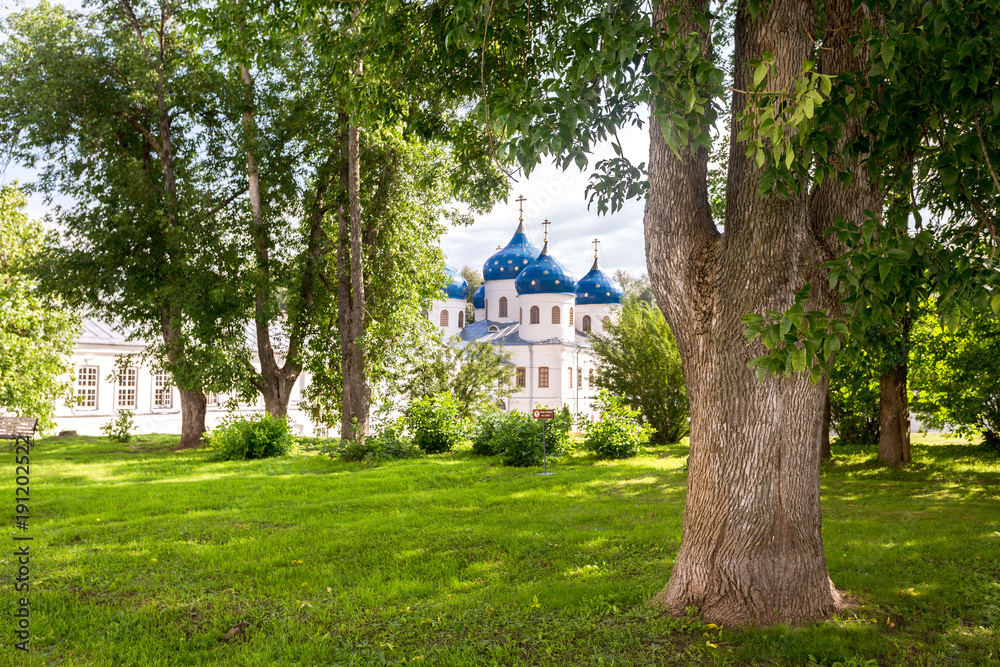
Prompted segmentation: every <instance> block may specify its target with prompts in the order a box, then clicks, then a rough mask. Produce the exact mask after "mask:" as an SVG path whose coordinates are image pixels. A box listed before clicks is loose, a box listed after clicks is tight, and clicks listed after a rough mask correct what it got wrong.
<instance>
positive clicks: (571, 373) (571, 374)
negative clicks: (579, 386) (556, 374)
mask: <svg viewBox="0 0 1000 667" xmlns="http://www.w3.org/2000/svg"><path fill="white" fill-rule="evenodd" d="M569 388H570V389H572V388H573V367H572V366H570V367H569Z"/></svg>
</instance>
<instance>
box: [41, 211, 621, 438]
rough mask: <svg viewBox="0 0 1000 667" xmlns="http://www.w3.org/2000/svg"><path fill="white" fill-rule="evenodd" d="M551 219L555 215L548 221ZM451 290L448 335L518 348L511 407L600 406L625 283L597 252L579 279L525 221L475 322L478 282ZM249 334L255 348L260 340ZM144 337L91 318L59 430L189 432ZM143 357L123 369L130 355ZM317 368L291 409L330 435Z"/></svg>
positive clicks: (494, 273)
mask: <svg viewBox="0 0 1000 667" xmlns="http://www.w3.org/2000/svg"><path fill="white" fill-rule="evenodd" d="M543 224H545V225H546V226H547V225H548V224H549V223H548V221H546V222H545V223H543ZM446 273H447V278H448V282H447V285H446V287H445V289H444V295H443V296H444V298H443V299H440V300H437V301H435V302H433V305H432V308H431V310H430V311H429V315H428V316H429V317H430V319H431V322H432V323H434V324H436V325H438V326H440V329H441V333H442V335H443V336H444V338H445V339H446V340H450V341H452V342H453V343H454V344H457V345H462V344H464V343H467V342H469V341H484V342H489V343H492V344H494V345H503V348H504V350H505V352H507V353H509V354H510V361H511V364H512V372H513V374H514V384H515V387H516V390H515V393H514V394H513V395H512V396H511V397H510V398H508V399H507V400H506V401H505V404H504V408H505V409H507V410H519V411H522V412H529V411H531V410H532V409H533V408H535V407H538V406H542V407H551V408H557V409H559V408H562V407H563V406H568V407H569V409H570V412H573V413H585V414H590V413H591V412H592V402H593V399H594V398H595V397H596V396H597V388H596V386H595V383H594V372H595V371H594V363H593V357H592V350H591V346H590V334H591V333H601V332H603V331H604V327H605V325H606V324H607V323H608V322H610V321H611V320H612V319H613V318H615V317H616V315H617V310H618V309H619V308H620V305H621V300H622V289H621V287H619V286H618V284H617V283H615V282H614V281H612V280H611V279H610V278H609V277H608V276H607V275H606V274H605V273H604V272H603V271H601V269H600V267H599V266H598V261H597V253H596V251H595V253H594V264H593V267H592V268H591V270H590V272H589V273H587V275H585V276H584V277H583V278H582V279H580V280H579V281H577V280H576V278H574V277H573V275H572V274H571V273H570V272H569V270H568V269H567V268H566V267H565V266H563V265H562V264H561V263H560V262H559V261H558V260H556V259H555V258H554V257H553V256H552V255H551V254H550V253H549V244H548V232H547V231H546V233H545V240H544V244H543V247H542V250H541V251H539V250H538V248H537V247H536V246H535V245H534V244H532V243H531V241H530V240H529V239H528V236H527V234H525V232H524V221H523V219H522V220H521V222H520V224H519V225H518V228H517V231H516V232H515V233H514V236H513V237H512V238H511V239H510V242H509V243H508V244H507V245H506V247H503V248H500V249H498V250H497V252H495V253H494V254H493V255H492V256H491V257H490V258H489V259H488V260H486V263H485V264H484V265H483V277H484V279H485V282H484V283H483V285H482V286H481V287H480V288H479V289H478V290H476V293H475V294H474V295H473V305H474V307H475V321H474V322H471V323H467V322H466V321H465V305H466V299H467V297H468V294H469V286H468V284H467V283H466V281H465V279H464V278H462V276H461V275H459V274H458V273H457V272H456V271H455V270H454V269H451V268H447V269H446ZM251 338H252V337H251V336H248V345H249V346H250V349H252V350H253V349H256V345H255V343H254V342H253V340H251ZM145 348H146V343H145V342H144V341H138V340H132V339H129V338H127V337H126V336H124V335H123V334H122V333H121V332H119V331H118V330H116V329H115V328H114V327H112V326H109V325H107V324H105V323H102V322H99V321H96V320H92V319H86V320H85V321H84V330H83V332H82V333H81V335H80V337H79V339H78V340H77V344H76V348H75V350H74V354H73V361H72V363H73V366H74V375H75V387H74V394H75V395H76V401H74V402H70V403H61V404H60V405H58V406H57V408H56V414H55V421H56V425H57V430H74V431H77V432H78V433H80V434H81V435H100V434H101V427H102V426H104V425H105V424H107V423H108V422H109V421H111V420H113V419H114V418H115V416H116V415H117V414H118V413H119V412H121V411H123V410H128V411H130V412H132V413H133V415H134V420H135V432H136V433H139V434H144V433H180V427H181V415H180V396H179V395H178V392H177V389H176V388H173V387H172V386H171V383H170V379H169V377H168V376H167V375H165V374H162V373H157V372H155V371H152V370H151V369H150V368H148V367H147V366H145V365H144V364H143V363H142V362H140V361H138V358H139V355H140V353H141V352H142V351H143V350H144V349H145ZM128 354H132V355H135V358H136V359H137V361H136V362H135V363H133V364H130V365H129V366H128V367H127V368H123V369H118V368H117V367H116V361H117V360H118V358H119V357H120V356H122V355H128ZM307 383H308V375H307V373H303V374H302V375H301V376H300V377H299V381H298V382H297V383H296V386H295V387H294V389H293V390H292V395H291V400H290V402H289V410H288V416H289V421H290V422H291V425H292V428H293V429H294V430H295V431H296V432H298V433H300V434H303V435H320V434H323V433H325V431H324V430H322V429H318V428H317V427H316V426H315V425H313V424H312V423H311V422H310V420H309V419H308V415H307V413H306V412H305V411H304V410H303V409H301V407H300V402H301V400H302V395H303V391H304V390H305V388H306V385H307ZM224 399H225V397H219V396H215V395H211V396H209V397H208V412H207V419H206V421H207V426H208V427H209V428H213V427H214V426H215V425H216V424H218V423H219V422H220V421H221V420H222V419H223V418H224V417H225V416H226V414H227V412H228V410H227V406H226V405H225V400H224ZM263 409H264V406H263V402H262V401H260V400H258V402H257V403H256V404H252V405H240V406H239V407H238V410H237V411H238V412H239V413H242V414H253V413H258V412H263Z"/></svg>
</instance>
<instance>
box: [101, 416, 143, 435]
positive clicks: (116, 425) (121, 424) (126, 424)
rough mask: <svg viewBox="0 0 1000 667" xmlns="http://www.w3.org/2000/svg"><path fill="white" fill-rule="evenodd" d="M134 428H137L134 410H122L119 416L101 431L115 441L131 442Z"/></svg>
mask: <svg viewBox="0 0 1000 667" xmlns="http://www.w3.org/2000/svg"><path fill="white" fill-rule="evenodd" d="M133 428H135V420H134V419H133V415H132V411H131V410H122V411H121V412H119V413H118V416H117V417H115V418H114V419H113V420H112V421H109V422H108V423H107V424H105V425H104V426H102V427H101V431H103V432H104V435H106V436H108V439H109V440H113V441H114V442H130V441H131V440H132V429H133Z"/></svg>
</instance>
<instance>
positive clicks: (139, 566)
mask: <svg viewBox="0 0 1000 667" xmlns="http://www.w3.org/2000/svg"><path fill="white" fill-rule="evenodd" d="M176 442H177V438H176V437H173V436H144V437H143V438H142V439H141V440H139V441H138V442H137V443H132V444H130V445H118V444H111V443H109V442H108V441H107V440H106V439H103V438H83V437H77V438H62V439H59V438H52V439H47V440H42V441H39V443H38V445H37V447H36V448H35V449H34V450H33V452H32V457H31V464H32V465H31V510H32V517H31V524H30V530H29V534H31V535H33V536H34V542H33V543H32V547H31V548H32V552H33V561H32V564H31V568H32V569H31V578H32V589H31V592H30V599H31V631H32V640H31V646H32V649H33V652H32V653H31V654H30V655H27V656H26V655H25V654H23V653H21V652H19V651H14V650H13V649H12V647H11V644H12V643H13V640H14V634H13V622H12V620H11V619H12V615H13V612H14V610H15V603H14V598H15V597H16V596H15V594H14V593H13V582H14V574H15V570H16V564H15V561H14V559H13V558H12V556H11V554H12V551H13V549H12V548H11V545H12V544H13V541H12V540H11V538H10V535H11V533H12V532H13V531H12V530H8V537H7V538H6V539H7V540H8V541H7V544H6V545H5V546H3V548H2V550H0V586H2V590H3V596H2V597H0V600H2V601H3V608H4V609H3V616H4V620H3V621H2V622H0V638H2V640H3V642H4V644H5V646H4V647H3V649H0V664H18V665H25V666H29V665H107V666H109V667H110V666H114V667H119V666H123V665H143V666H154V665H188V664H190V665H197V664H206V665H321V664H322V665H326V664H335V665H382V664H412V663H416V664H426V665H621V666H624V665H653V664H655V665H660V664H667V665H673V664H677V665H744V664H754V665H808V664H818V665H828V666H829V667H833V666H834V665H836V664H837V663H842V664H843V665H844V666H845V667H851V666H860V665H865V666H868V665H989V664H1000V631H998V628H997V625H998V622H1000V456H997V455H996V454H989V453H987V452H985V451H983V450H981V449H980V448H977V447H972V446H968V445H965V444H963V443H962V442H961V441H951V440H945V439H943V438H918V440H917V442H916V443H915V445H914V448H913V455H914V460H915V461H917V463H915V464H913V465H912V466H909V467H908V468H906V469H904V470H891V469H888V468H885V467H883V466H881V465H878V464H876V463H875V462H874V455H875V454H874V448H866V449H860V448H858V449H848V448H838V447H837V446H836V444H835V445H834V455H835V457H836V460H835V461H834V462H832V463H830V464H827V465H826V466H825V467H824V470H823V507H824V510H823V512H824V520H823V537H824V543H825V546H826V554H827V559H828V562H829V569H830V574H831V576H832V577H833V580H834V582H835V583H836V585H837V586H838V587H840V588H842V589H845V590H846V591H847V592H848V593H849V594H850V596H851V597H852V598H853V600H854V601H855V606H854V608H853V609H852V610H850V611H848V612H847V613H844V614H842V615H841V616H839V617H838V618H836V619H834V620H831V621H828V622H822V623H812V624H809V625H806V626H803V627H797V628H787V627H774V628H768V629H764V630H755V629H749V630H740V629H735V628H715V627H713V626H706V625H704V624H702V623H701V622H700V621H698V620H697V618H696V617H693V616H691V617H687V618H673V617H668V616H664V615H662V614H660V613H658V612H657V611H656V610H654V609H651V608H649V607H648V606H647V605H646V601H647V600H648V599H649V598H650V597H652V596H653V595H654V594H655V593H656V592H657V591H658V590H660V588H662V586H663V585H664V584H665V583H666V581H667V579H668V577H669V575H670V569H671V567H672V565H673V561H674V558H675V556H676V554H677V549H678V546H679V543H680V535H681V513H682V508H683V502H684V494H685V483H686V473H685V469H684V465H685V457H686V455H687V449H686V447H683V446H672V447H667V448H650V449H648V450H646V452H645V453H644V455H643V456H641V457H639V458H636V459H631V460H628V461H618V462H612V463H605V462H597V461H594V460H593V459H590V458H588V457H585V456H582V455H577V456H572V457H567V458H566V459H564V460H562V461H561V462H559V463H558V464H556V465H555V466H554V469H555V470H556V472H557V474H556V475H554V476H552V477H537V476H535V475H534V473H535V472H538V470H537V469H513V468H505V467H503V466H502V465H500V463H499V460H498V459H490V458H482V457H477V456H474V455H472V454H471V452H468V451H460V452H456V453H452V454H445V455H436V456H432V457H427V458H423V459H416V460H409V461H400V462H393V463H388V464H384V465H380V466H378V467H366V466H364V465H361V464H346V463H341V462H339V461H334V460H330V459H328V458H325V457H323V456H319V455H317V454H314V453H312V454H303V455H299V456H295V457H289V458H284V459H272V460H266V461H257V462H244V463H235V462H213V461H209V460H208V456H207V455H206V452H204V451H181V452H176V451H173V450H172V448H173V447H174V446H175V445H176ZM7 461H8V464H7V466H6V467H5V468H4V469H5V470H6V472H4V473H3V481H2V483H0V489H2V490H3V496H4V497H5V498H7V499H8V502H9V503H10V501H11V500H12V499H13V497H14V494H13V491H12V489H13V486H14V464H13V454H8V456H7ZM12 505H13V503H11V504H10V505H9V507H11V510H13V507H12ZM8 525H9V524H8Z"/></svg>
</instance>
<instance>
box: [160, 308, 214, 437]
mask: <svg viewBox="0 0 1000 667" xmlns="http://www.w3.org/2000/svg"><path fill="white" fill-rule="evenodd" d="M180 317H181V313H180V309H179V308H173V309H170V308H161V309H160V331H161V332H162V335H163V344H164V347H165V348H166V351H167V361H169V362H170V364H171V366H172V367H174V368H177V369H179V368H181V367H182V366H183V365H184V364H185V363H186V359H185V354H184V352H185V350H184V337H183V334H182V332H181V330H180ZM177 390H178V392H179V393H180V396H181V442H180V445H179V447H180V448H181V449H191V448H194V447H199V446H200V445H201V436H202V435H203V434H204V433H205V431H206V430H207V429H206V428H205V410H206V406H207V400H206V398H205V394H204V393H203V392H202V391H201V390H200V389H191V388H187V387H181V386H178V387H177Z"/></svg>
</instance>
